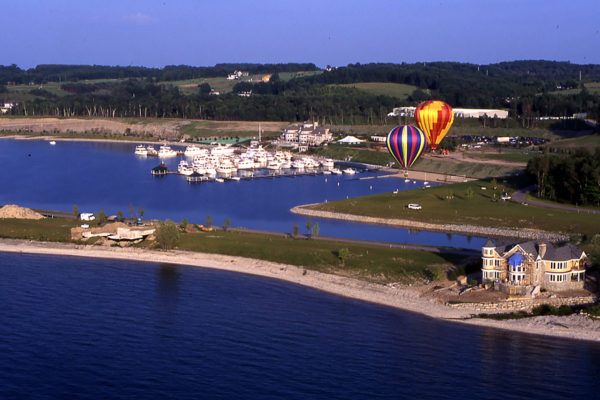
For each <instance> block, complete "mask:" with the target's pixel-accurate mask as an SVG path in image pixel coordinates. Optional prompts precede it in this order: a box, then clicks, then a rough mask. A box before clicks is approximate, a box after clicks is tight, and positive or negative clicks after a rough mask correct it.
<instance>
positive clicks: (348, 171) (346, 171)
mask: <svg viewBox="0 0 600 400" xmlns="http://www.w3.org/2000/svg"><path fill="white" fill-rule="evenodd" d="M342 172H343V173H345V174H348V175H354V174H356V171H355V170H353V169H352V168H346V169H344V170H342Z"/></svg>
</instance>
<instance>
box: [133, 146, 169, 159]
mask: <svg viewBox="0 0 600 400" xmlns="http://www.w3.org/2000/svg"><path fill="white" fill-rule="evenodd" d="M134 153H135V155H136V156H142V157H147V156H150V157H160V158H167V157H175V156H177V155H178V153H177V151H175V150H173V149H172V148H171V146H167V145H162V146H160V147H159V148H158V151H157V150H156V148H155V147H154V146H144V145H143V144H140V145H138V146H136V148H135V152H134Z"/></svg>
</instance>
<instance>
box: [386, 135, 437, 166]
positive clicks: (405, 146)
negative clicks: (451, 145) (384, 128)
mask: <svg viewBox="0 0 600 400" xmlns="http://www.w3.org/2000/svg"><path fill="white" fill-rule="evenodd" d="M385 142H386V144H387V148H388V150H389V151H390V153H391V154H392V156H394V158H395V159H396V161H398V163H399V164H400V165H401V166H402V167H403V168H409V167H411V166H412V165H413V164H414V163H415V161H417V158H419V156H420V155H421V153H422V152H423V150H425V147H427V137H426V136H425V133H423V131H422V130H420V129H419V128H417V127H416V126H412V125H400V126H397V127H395V128H394V129H392V130H391V131H390V133H388V135H387V138H386V141H385Z"/></svg>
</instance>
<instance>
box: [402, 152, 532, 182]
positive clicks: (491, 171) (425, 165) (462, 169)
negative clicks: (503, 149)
mask: <svg viewBox="0 0 600 400" xmlns="http://www.w3.org/2000/svg"><path fill="white" fill-rule="evenodd" d="M410 169H411V170H415V171H423V172H435V173H438V174H448V175H456V176H465V177H468V178H478V179H482V178H487V177H493V176H496V177H499V176H508V175H513V174H514V173H516V172H517V171H521V170H522V168H519V167H509V166H504V165H494V164H480V163H473V162H455V161H452V160H444V159H443V158H424V157H421V158H420V159H418V160H417V162H415V164H414V165H413V166H412V167H411V168H410Z"/></svg>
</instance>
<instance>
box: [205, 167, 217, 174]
mask: <svg viewBox="0 0 600 400" xmlns="http://www.w3.org/2000/svg"><path fill="white" fill-rule="evenodd" d="M204 173H205V174H206V175H208V176H216V175H217V170H216V169H215V168H214V167H211V166H207V167H206V168H205V170H204Z"/></svg>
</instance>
